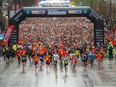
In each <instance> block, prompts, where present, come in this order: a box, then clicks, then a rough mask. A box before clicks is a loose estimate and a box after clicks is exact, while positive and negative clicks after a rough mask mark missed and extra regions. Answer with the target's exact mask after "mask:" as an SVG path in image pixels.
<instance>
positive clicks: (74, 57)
mask: <svg viewBox="0 0 116 87" xmlns="http://www.w3.org/2000/svg"><path fill="white" fill-rule="evenodd" d="M76 64H77V56H76V54H75V53H74V54H73V56H72V65H73V68H75V66H76Z"/></svg>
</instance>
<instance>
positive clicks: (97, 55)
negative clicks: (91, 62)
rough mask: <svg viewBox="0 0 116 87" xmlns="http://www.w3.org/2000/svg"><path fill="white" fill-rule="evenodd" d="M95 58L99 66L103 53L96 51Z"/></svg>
mask: <svg viewBox="0 0 116 87" xmlns="http://www.w3.org/2000/svg"><path fill="white" fill-rule="evenodd" d="M96 58H97V60H98V65H99V68H100V67H101V63H102V60H103V54H102V53H100V52H99V53H97V54H96Z"/></svg>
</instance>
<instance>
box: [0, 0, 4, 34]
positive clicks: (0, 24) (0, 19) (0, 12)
mask: <svg viewBox="0 0 116 87" xmlns="http://www.w3.org/2000/svg"><path fill="white" fill-rule="evenodd" d="M2 24H3V23H2V0H0V32H1V31H2V28H3V27H2Z"/></svg>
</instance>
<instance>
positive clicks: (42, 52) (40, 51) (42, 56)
mask: <svg viewBox="0 0 116 87" xmlns="http://www.w3.org/2000/svg"><path fill="white" fill-rule="evenodd" d="M38 52H39V59H40V69H42V66H43V61H44V51H43V50H42V47H41V48H40V49H39V51H38Z"/></svg>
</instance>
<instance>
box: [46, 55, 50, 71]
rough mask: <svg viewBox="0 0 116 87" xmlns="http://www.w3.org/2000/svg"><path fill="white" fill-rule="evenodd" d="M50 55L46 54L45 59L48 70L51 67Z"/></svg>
mask: <svg viewBox="0 0 116 87" xmlns="http://www.w3.org/2000/svg"><path fill="white" fill-rule="evenodd" d="M50 57H51V56H50V55H49V54H48V53H47V54H46V56H45V60H46V68H47V71H48V69H49V65H50V61H51V60H50Z"/></svg>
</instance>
